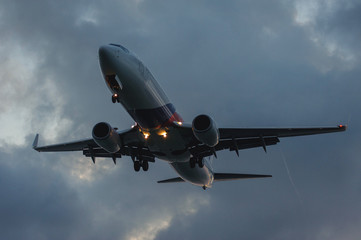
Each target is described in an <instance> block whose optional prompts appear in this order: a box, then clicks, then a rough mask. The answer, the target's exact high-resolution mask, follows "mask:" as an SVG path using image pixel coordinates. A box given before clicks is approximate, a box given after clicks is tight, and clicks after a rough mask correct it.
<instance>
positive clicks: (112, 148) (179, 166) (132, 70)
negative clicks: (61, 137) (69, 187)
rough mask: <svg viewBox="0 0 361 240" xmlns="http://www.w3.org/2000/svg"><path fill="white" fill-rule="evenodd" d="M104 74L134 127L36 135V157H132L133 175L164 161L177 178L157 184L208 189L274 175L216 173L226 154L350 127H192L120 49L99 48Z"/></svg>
mask: <svg viewBox="0 0 361 240" xmlns="http://www.w3.org/2000/svg"><path fill="white" fill-rule="evenodd" d="M98 54H99V64H100V69H101V72H102V75H103V78H104V80H105V83H106V85H107V87H108V88H109V90H110V92H111V100H112V102H113V103H120V104H121V105H122V106H123V107H124V108H125V110H126V111H127V112H128V113H129V115H130V116H131V117H132V118H133V119H134V121H135V124H134V125H133V126H132V127H131V128H129V129H126V130H123V131H118V129H117V128H112V127H111V126H110V124H108V123H106V122H100V123H97V124H96V125H95V126H94V127H93V129H92V137H91V138H88V139H83V140H79V141H73V142H66V143H60V144H54V145H48V146H38V139H39V134H36V136H35V139H34V142H33V149H35V150H36V151H38V152H62V151H83V155H84V156H86V157H90V158H91V159H92V161H93V163H94V164H95V160H96V158H97V157H100V158H112V159H113V162H114V164H116V161H117V159H118V158H121V157H122V156H130V158H131V159H132V161H133V164H134V170H135V171H136V172H139V171H140V169H141V168H142V169H143V171H148V169H149V163H153V162H155V159H160V160H164V161H166V162H168V163H169V165H170V166H171V167H172V168H173V169H174V170H175V172H176V173H177V174H178V177H175V178H171V179H166V180H162V181H158V183H173V182H188V183H191V184H193V185H196V186H200V187H202V188H203V189H204V190H205V189H207V188H210V187H211V186H212V184H213V183H214V182H217V181H226V180H238V179H249V178H267V177H272V176H271V175H263V174H240V173H216V172H214V171H213V169H212V166H211V163H210V161H209V159H208V157H209V158H210V157H211V156H214V157H216V158H217V152H218V151H220V150H224V149H228V150H230V151H234V152H235V153H236V154H237V156H239V150H243V149H248V148H256V147H262V148H263V150H264V151H265V152H266V151H267V146H270V145H275V144H277V143H278V142H279V138H281V137H294V136H303V135H311V134H321V133H332V132H340V131H345V130H346V126H344V125H338V126H337V127H318V128H218V127H217V125H216V122H215V121H214V120H213V118H212V117H210V116H208V115H205V114H200V115H198V116H196V117H195V118H194V119H193V121H192V123H191V124H190V123H189V124H187V123H184V121H183V119H182V118H181V116H180V115H179V114H178V113H177V112H176V109H175V107H174V105H173V104H172V103H171V102H170V101H169V99H168V97H167V96H166V94H165V93H164V91H163V90H162V88H161V87H160V85H159V84H158V82H157V81H156V80H155V78H154V77H153V75H152V73H151V72H150V71H149V70H148V68H147V67H146V66H145V65H144V64H143V62H142V61H141V60H140V59H139V58H138V57H137V56H136V55H135V54H134V53H133V52H131V51H130V50H128V49H127V48H125V47H124V46H122V45H120V44H113V43H111V44H108V45H104V46H101V47H100V48H99V51H98Z"/></svg>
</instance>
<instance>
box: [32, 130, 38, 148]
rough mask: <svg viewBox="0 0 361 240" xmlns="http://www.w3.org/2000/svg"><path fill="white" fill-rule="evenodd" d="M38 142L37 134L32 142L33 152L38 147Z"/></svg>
mask: <svg viewBox="0 0 361 240" xmlns="http://www.w3.org/2000/svg"><path fill="white" fill-rule="evenodd" d="M38 141H39V134H38V133H37V134H36V136H35V139H34V142H33V149H35V150H36V148H37V147H38Z"/></svg>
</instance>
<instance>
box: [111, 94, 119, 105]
mask: <svg viewBox="0 0 361 240" xmlns="http://www.w3.org/2000/svg"><path fill="white" fill-rule="evenodd" d="M112 102H113V103H116V102H119V96H118V94H116V93H115V94H113V96H112Z"/></svg>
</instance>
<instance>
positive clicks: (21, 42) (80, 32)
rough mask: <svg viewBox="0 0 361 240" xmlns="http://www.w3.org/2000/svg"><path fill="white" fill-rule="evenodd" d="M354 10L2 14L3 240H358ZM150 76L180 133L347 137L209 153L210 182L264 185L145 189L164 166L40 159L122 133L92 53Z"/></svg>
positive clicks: (284, 0)
mask: <svg viewBox="0 0 361 240" xmlns="http://www.w3.org/2000/svg"><path fill="white" fill-rule="evenodd" d="M360 25H361V2H360V1H357V0H344V1H337V0H329V1H326V0H304V1H301V0H273V1H268V0H267V1H266V0H260V1H212V0H209V1H206V0H200V1H159V0H155V1H146V0H134V1H120V0H118V1H115V0H109V1H107V0H104V1H92V0H90V1H89V0H88V1H85V0H79V1H78V0H71V1H70V0H64V1H44V0H34V1H22V0H11V1H10V0H0V32H1V34H0V42H1V44H0V82H1V88H0V189H1V197H0V238H1V239H37V240H38V239H127V240H151V239H199V238H207V239H295V240H298V239H316V240H317V239H327V240H334V239H359V238H360V237H359V236H360V235H361V229H360V226H361V215H360V212H361V205H360V202H361V174H360V173H361V159H360V156H361V142H360V139H361V124H360V123H361V111H360V103H361V94H360V93H361V81H360V76H361V68H360V63H361V26H360ZM108 43H120V44H122V45H124V46H126V47H127V48H129V49H130V50H132V51H133V52H135V53H136V54H137V55H138V57H139V58H140V59H142V61H143V62H144V63H145V64H146V65H147V66H148V68H149V69H150V71H151V72H152V73H153V75H154V76H155V78H156V79H157V80H158V82H159V83H160V85H161V86H162V87H163V89H164V90H165V92H166V93H167V95H168V97H169V98H170V100H171V101H172V103H173V104H174V105H175V107H176V109H177V112H178V113H179V114H180V115H181V116H182V117H183V119H184V120H185V121H187V122H191V121H192V119H193V118H194V117H195V116H197V115H198V114H200V113H204V114H208V115H210V116H212V117H213V118H214V119H215V121H216V122H217V125H218V126H222V127H309V126H337V125H338V124H348V130H347V131H346V132H344V133H334V134H327V135H318V136H307V137H298V138H286V139H281V142H280V143H278V144H277V145H276V146H270V147H268V149H267V150H268V151H267V154H266V153H264V151H263V149H262V148H259V149H249V150H244V151H241V152H240V156H239V158H238V157H237V156H236V154H234V153H233V152H229V151H224V152H220V153H218V159H214V160H213V165H214V169H215V170H216V171H217V172H237V173H254V174H271V175H273V177H272V178H267V179H255V180H244V181H232V182H221V183H215V184H214V186H213V188H211V189H208V190H206V191H204V190H202V189H201V188H199V187H196V186H193V185H190V184H185V183H184V184H157V183H156V181H157V180H162V179H167V178H172V177H175V176H176V173H175V172H174V171H173V170H172V169H171V168H170V167H169V166H168V165H167V164H166V163H165V162H162V161H160V160H158V161H156V163H155V164H151V165H150V169H149V171H148V172H139V173H135V172H134V171H133V166H132V162H131V160H130V158H128V157H124V158H122V159H121V160H118V163H117V165H114V164H113V162H112V160H111V159H97V162H96V164H95V165H94V164H93V163H92V161H91V160H90V159H88V158H85V157H84V156H82V153H81V152H78V153H38V152H36V151H34V150H32V148H31V144H32V141H33V139H34V137H35V134H36V133H40V140H39V144H40V145H43V144H51V143H59V142H66V141H72V140H78V139H84V138H89V137H91V130H92V128H93V126H94V125H95V124H96V123H98V122H100V121H106V122H108V123H110V124H111V125H112V126H113V127H118V128H119V129H127V128H129V127H130V126H131V125H132V124H133V120H132V119H131V118H130V117H129V116H128V115H127V113H126V111H125V110H124V109H122V108H121V107H120V105H116V104H112V103H111V94H110V92H109V91H108V89H107V87H106V85H105V82H104V80H103V79H102V76H101V73H100V68H99V64H98V55H97V54H98V48H99V46H101V45H103V44H108Z"/></svg>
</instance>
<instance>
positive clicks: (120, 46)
mask: <svg viewBox="0 0 361 240" xmlns="http://www.w3.org/2000/svg"><path fill="white" fill-rule="evenodd" d="M109 45H112V46H115V47H118V48H121V49H122V50H123V51H124V52H125V53H129V50H128V49H126V48H125V47H123V46H122V45H120V44H115V43H110V44H109Z"/></svg>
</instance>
